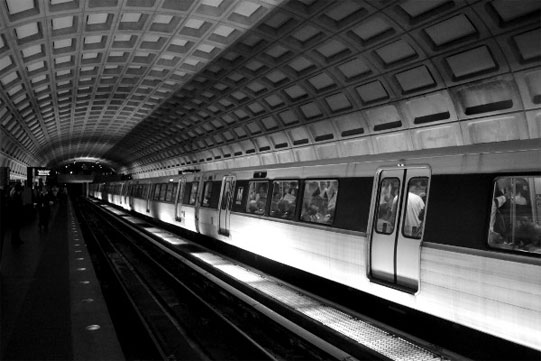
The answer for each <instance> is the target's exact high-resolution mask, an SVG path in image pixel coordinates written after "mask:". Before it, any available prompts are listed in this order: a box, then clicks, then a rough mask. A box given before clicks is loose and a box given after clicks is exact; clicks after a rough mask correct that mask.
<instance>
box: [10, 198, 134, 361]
mask: <svg viewBox="0 0 541 361" xmlns="http://www.w3.org/2000/svg"><path fill="white" fill-rule="evenodd" d="M20 235H21V239H22V240H23V242H24V243H23V244H21V245H13V244H12V243H11V242H10V240H11V232H10V230H9V227H8V231H7V232H6V234H5V237H4V244H3V252H2V259H1V263H0V277H1V280H0V282H1V283H0V299H1V309H0V319H1V328H0V342H1V344H0V359H1V360H123V359H124V355H123V352H122V349H121V347H120V344H119V342H118V339H117V336H116V333H115V329H114V327H113V324H112V321H111V317H110V315H109V312H108V309H107V306H106V304H105V301H104V299H103V295H102V291H101V288H100V284H99V282H98V280H97V278H96V275H95V272H94V268H93V266H92V262H91V259H90V256H89V254H88V252H87V249H86V245H85V242H84V240H83V237H82V235H81V230H80V229H79V225H78V222H77V220H76V218H75V214H74V212H73V209H72V204H71V202H69V200H68V201H65V202H57V204H55V205H54V206H53V207H52V210H51V217H50V222H49V229H48V231H47V232H45V231H43V230H41V231H40V230H39V227H38V219H37V216H36V217H34V218H33V219H32V218H30V219H28V220H27V221H26V222H25V224H24V226H23V228H22V229H21V232H20Z"/></svg>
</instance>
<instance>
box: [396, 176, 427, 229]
mask: <svg viewBox="0 0 541 361" xmlns="http://www.w3.org/2000/svg"><path fill="white" fill-rule="evenodd" d="M427 187H428V178H427V177H415V178H411V179H410V180H409V182H408V197H407V199H406V213H405V214H404V226H403V229H402V233H403V235H404V236H406V237H409V238H415V239H421V238H422V236H423V221H424V218H425V205H426V189H427Z"/></svg>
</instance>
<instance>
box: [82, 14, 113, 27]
mask: <svg viewBox="0 0 541 361" xmlns="http://www.w3.org/2000/svg"><path fill="white" fill-rule="evenodd" d="M107 16H108V14H106V13H100V14H90V15H88V17H87V19H86V23H87V24H88V25H97V24H105V23H106V22H107Z"/></svg>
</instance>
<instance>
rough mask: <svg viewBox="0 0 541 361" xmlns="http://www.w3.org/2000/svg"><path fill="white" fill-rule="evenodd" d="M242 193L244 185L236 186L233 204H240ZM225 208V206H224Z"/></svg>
mask: <svg viewBox="0 0 541 361" xmlns="http://www.w3.org/2000/svg"><path fill="white" fill-rule="evenodd" d="M243 194H244V187H238V188H237V196H236V197H235V204H236V205H238V206H240V205H241V204H242V196H243ZM224 209H225V208H224Z"/></svg>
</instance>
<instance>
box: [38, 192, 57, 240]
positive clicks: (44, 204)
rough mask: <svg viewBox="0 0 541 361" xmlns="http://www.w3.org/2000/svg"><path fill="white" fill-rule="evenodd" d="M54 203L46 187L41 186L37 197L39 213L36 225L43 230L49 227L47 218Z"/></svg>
mask: <svg viewBox="0 0 541 361" xmlns="http://www.w3.org/2000/svg"><path fill="white" fill-rule="evenodd" d="M53 204H54V201H53V196H52V195H51V194H50V193H49V191H48V189H47V187H42V188H41V191H40V192H39V195H38V199H37V207H38V214H39V223H38V227H39V230H40V231H41V230H42V228H43V230H44V231H45V232H47V230H48V229H49V218H50V216H51V206H52V205H53Z"/></svg>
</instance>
